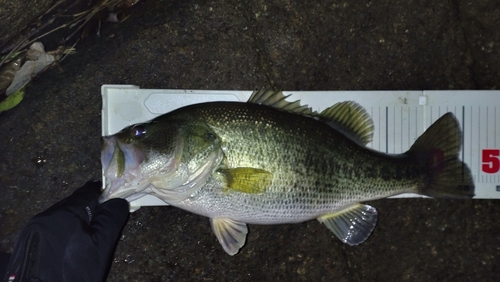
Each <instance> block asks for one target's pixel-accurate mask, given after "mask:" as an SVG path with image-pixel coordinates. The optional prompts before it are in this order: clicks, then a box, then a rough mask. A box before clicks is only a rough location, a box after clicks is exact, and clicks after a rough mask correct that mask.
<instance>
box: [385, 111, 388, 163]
mask: <svg viewBox="0 0 500 282" xmlns="http://www.w3.org/2000/svg"><path fill="white" fill-rule="evenodd" d="M385 153H386V154H388V153H389V107H385Z"/></svg>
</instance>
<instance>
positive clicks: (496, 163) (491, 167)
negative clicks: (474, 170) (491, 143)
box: [482, 149, 500, 173]
mask: <svg viewBox="0 0 500 282" xmlns="http://www.w3.org/2000/svg"><path fill="white" fill-rule="evenodd" d="M482 163H483V166H482V170H483V172H485V173H497V172H498V171H500V149H483V154H482Z"/></svg>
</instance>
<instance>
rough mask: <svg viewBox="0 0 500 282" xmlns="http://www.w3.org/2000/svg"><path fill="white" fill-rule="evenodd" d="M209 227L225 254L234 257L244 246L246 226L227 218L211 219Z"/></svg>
mask: <svg viewBox="0 0 500 282" xmlns="http://www.w3.org/2000/svg"><path fill="white" fill-rule="evenodd" d="M210 225H211V226H212V230H213V232H214V234H215V236H216V237H217V240H219V243H220V244H221V246H222V248H223V249H224V251H226V253H228V254H229V255H231V256H234V255H235V254H237V253H238V251H239V250H240V248H241V247H243V245H244V244H245V240H246V237H247V233H248V228H247V225H246V224H245V223H244V222H239V221H236V220H232V219H229V218H211V219H210Z"/></svg>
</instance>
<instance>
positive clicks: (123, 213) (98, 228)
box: [0, 182, 129, 282]
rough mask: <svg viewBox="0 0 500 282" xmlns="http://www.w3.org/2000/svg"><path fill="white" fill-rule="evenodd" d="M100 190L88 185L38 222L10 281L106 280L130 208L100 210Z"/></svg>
mask: <svg viewBox="0 0 500 282" xmlns="http://www.w3.org/2000/svg"><path fill="white" fill-rule="evenodd" d="M100 189H101V182H87V184H85V185H84V186H83V187H82V188H80V189H78V190H76V191H75V192H74V193H73V194H72V195H71V196H69V197H68V198H66V199H64V200H62V201H60V202H59V203H57V204H55V205H53V206H52V207H50V208H49V209H47V210H46V211H44V212H42V213H39V214H37V215H36V216H34V217H33V218H32V219H31V220H30V221H29V222H28V225H27V226H26V227H25V228H24V229H23V231H22V232H21V235H20V236H19V238H18V241H17V242H16V246H15V248H14V253H13V254H12V257H11V259H10V262H9V266H8V267H7V273H6V276H5V278H4V280H5V281H51V282H52V281H104V280H106V277H107V275H108V272H109V269H110V267H111V262H112V259H113V255H114V252H115V249H116V245H117V243H118V240H119V239H120V235H121V232H122V230H123V227H124V226H125V224H126V223H127V221H128V218H129V205H128V202H127V201H126V200H123V199H112V200H109V201H107V202H105V203H103V204H101V205H99V204H98V197H99V194H100ZM0 275H1V274H0Z"/></svg>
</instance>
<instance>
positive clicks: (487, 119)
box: [486, 106, 489, 148]
mask: <svg viewBox="0 0 500 282" xmlns="http://www.w3.org/2000/svg"><path fill="white" fill-rule="evenodd" d="M488 108H489V107H488V106H486V148H489V147H488V139H489V138H488V136H489V134H488V129H489V128H488V121H489V118H488Z"/></svg>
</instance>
